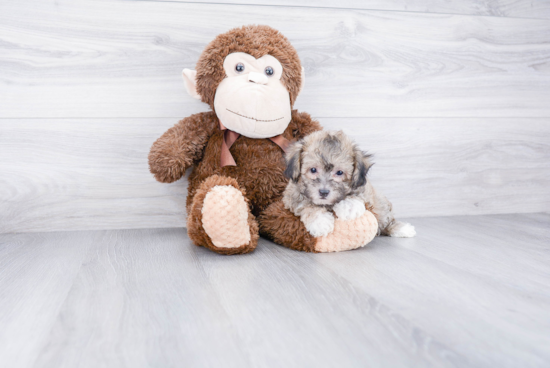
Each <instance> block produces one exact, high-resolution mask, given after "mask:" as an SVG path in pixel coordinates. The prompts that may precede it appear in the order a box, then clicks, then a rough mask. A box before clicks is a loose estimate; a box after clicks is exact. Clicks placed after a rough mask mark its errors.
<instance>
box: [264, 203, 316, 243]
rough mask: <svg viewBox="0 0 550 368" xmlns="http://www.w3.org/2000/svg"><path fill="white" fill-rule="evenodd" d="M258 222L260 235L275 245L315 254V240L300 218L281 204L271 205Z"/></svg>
mask: <svg viewBox="0 0 550 368" xmlns="http://www.w3.org/2000/svg"><path fill="white" fill-rule="evenodd" d="M258 220H259V222H260V233H261V234H262V235H264V236H265V237H267V238H269V239H271V240H273V241H274V242H275V243H277V244H281V245H284V246H285V247H287V248H290V249H294V250H301V251H303V252H313V253H317V251H316V250H315V245H316V244H317V240H316V239H315V238H314V237H313V236H311V234H310V233H309V232H308V231H307V230H306V227H305V226H304V223H303V222H302V221H300V218H299V217H297V216H295V215H294V214H293V213H292V212H290V211H289V210H287V209H286V208H285V207H284V205H283V202H281V201H278V202H275V203H273V204H272V205H271V206H269V207H268V208H267V209H266V210H265V211H264V212H263V213H262V214H261V215H260V217H259V218H258Z"/></svg>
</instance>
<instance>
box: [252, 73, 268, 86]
mask: <svg viewBox="0 0 550 368" xmlns="http://www.w3.org/2000/svg"><path fill="white" fill-rule="evenodd" d="M248 81H249V82H254V83H258V84H267V81H268V79H267V75H265V74H261V73H256V72H250V73H248Z"/></svg>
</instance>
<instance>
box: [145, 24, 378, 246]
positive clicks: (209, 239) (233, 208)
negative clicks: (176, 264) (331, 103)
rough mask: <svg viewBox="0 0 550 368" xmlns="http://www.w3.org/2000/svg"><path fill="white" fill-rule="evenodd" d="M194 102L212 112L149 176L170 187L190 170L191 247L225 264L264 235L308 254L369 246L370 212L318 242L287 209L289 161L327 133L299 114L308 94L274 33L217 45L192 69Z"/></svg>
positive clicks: (262, 29) (165, 149)
mask: <svg viewBox="0 0 550 368" xmlns="http://www.w3.org/2000/svg"><path fill="white" fill-rule="evenodd" d="M183 79H184V83H185V87H186V89H187V92H188V93H189V94H190V95H191V96H192V97H195V98H197V99H201V100H202V101H203V102H204V103H206V104H208V105H209V106H210V107H211V108H212V111H209V112H203V113H199V114H195V115H191V116H189V117H187V118H184V119H183V120H181V121H180V122H178V123H177V124H176V125H175V126H174V127H172V128H170V129H169V130H168V131H166V132H165V133H164V134H163V135H162V136H161V137H160V138H159V139H158V140H157V141H156V142H155V143H154V144H153V146H152V148H151V151H150V153H149V167H150V171H151V173H152V174H153V175H154V176H155V178H156V179H157V180H158V181H160V182H163V183H171V182H174V181H176V180H178V179H180V178H181V177H182V176H183V175H184V174H185V171H186V170H187V169H188V168H190V167H192V172H191V175H190V176H189V189H188V196H187V214H188V218H187V231H188V234H189V238H190V239H191V240H192V241H193V242H194V243H195V244H196V245H198V246H203V247H206V248H208V249H211V250H212V251H214V252H217V253H220V254H242V253H248V252H251V251H253V250H254V249H255V248H256V246H257V244H258V237H259V234H260V233H261V234H262V235H264V236H266V237H268V238H270V239H272V240H273V241H275V242H276V243H278V244H281V245H284V246H286V247H289V248H292V249H295V250H301V251H306V252H333V251H343V250H349V249H355V248H358V247H361V246H364V245H365V244H367V243H368V242H370V241H371V240H372V239H373V237H374V236H375V235H376V232H377V227H378V225H377V221H376V218H375V217H374V215H373V214H372V213H371V212H370V211H366V212H365V213H364V214H363V215H362V216H360V217H359V218H356V219H354V220H348V221H343V220H339V219H336V221H335V223H334V231H333V232H332V233H330V234H328V235H327V236H323V237H317V238H316V237H314V236H312V235H311V234H309V232H308V231H307V230H306V228H305V226H304V224H303V223H302V222H301V221H300V218H299V217H296V216H295V215H294V214H293V213H291V212H290V211H289V210H288V209H286V208H285V206H284V205H283V202H282V194H283V191H284V189H285V187H286V186H287V184H288V178H286V177H285V175H284V171H285V166H286V165H285V160H284V151H285V150H286V148H287V147H288V145H289V143H290V142H292V141H296V140H299V139H301V138H303V137H305V136H306V135H308V134H310V133H312V132H315V131H318V130H321V126H320V125H319V123H318V122H317V121H315V120H313V119H312V118H311V117H310V115H308V114H307V113H304V112H298V111H296V110H292V106H293V105H294V102H295V101H296V97H297V96H298V94H299V93H300V91H301V89H302V87H303V85H304V69H303V68H302V66H301V64H300V59H299V58H298V54H297V52H296V50H295V49H294V47H292V45H291V44H290V42H289V41H288V40H287V39H286V38H285V37H284V36H283V35H282V34H281V33H279V32H278V31H277V30H275V29H273V28H270V27H268V26H244V27H242V28H236V29H233V30H230V31H229V32H227V33H224V34H221V35H218V36H217V37H216V38H215V39H214V40H213V41H212V42H211V43H210V44H209V45H208V46H207V47H206V49H205V50H204V51H203V53H202V54H201V56H200V58H199V60H198V62H197V65H196V70H189V69H184V71H183Z"/></svg>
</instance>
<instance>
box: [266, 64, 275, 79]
mask: <svg viewBox="0 0 550 368" xmlns="http://www.w3.org/2000/svg"><path fill="white" fill-rule="evenodd" d="M273 73H274V72H273V68H272V67H270V66H268V67H266V68H265V74H266V75H267V76H268V77H271V76H272V75H273Z"/></svg>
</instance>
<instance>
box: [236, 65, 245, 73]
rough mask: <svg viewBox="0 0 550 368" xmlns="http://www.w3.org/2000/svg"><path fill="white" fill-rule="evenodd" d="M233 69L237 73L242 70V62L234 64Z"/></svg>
mask: <svg viewBox="0 0 550 368" xmlns="http://www.w3.org/2000/svg"><path fill="white" fill-rule="evenodd" d="M235 70H236V71H237V73H242V72H244V64H243V63H238V64H237V65H235Z"/></svg>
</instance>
